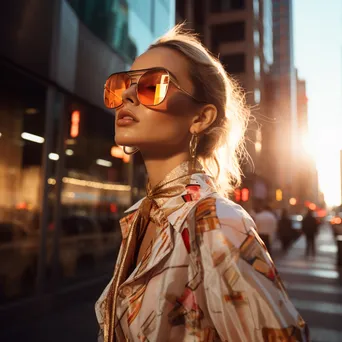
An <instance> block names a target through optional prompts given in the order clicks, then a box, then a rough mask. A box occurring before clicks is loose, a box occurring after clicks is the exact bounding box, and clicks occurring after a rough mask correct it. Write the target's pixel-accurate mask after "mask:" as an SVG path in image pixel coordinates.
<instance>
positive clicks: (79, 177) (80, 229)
mask: <svg viewBox="0 0 342 342" xmlns="http://www.w3.org/2000/svg"><path fill="white" fill-rule="evenodd" d="M0 6H1V7H0V8H1V10H0V18H1V20H0V36H1V41H2V42H3V43H2V44H1V45H0V75H1V77H0V259H1V265H0V306H6V305H8V304H10V303H13V302H14V301H17V302H19V301H21V300H22V299H23V298H25V297H32V295H33V294H34V293H35V292H37V293H49V292H50V291H52V289H53V290H54V291H56V287H57V290H58V289H59V288H64V287H65V286H69V285H70V284H74V283H79V282H82V281H84V280H85V279H87V278H89V277H92V278H94V277H95V276H98V275H103V274H104V273H105V272H108V273H110V272H111V271H112V269H113V263H114V258H115V255H116V253H117V251H118V246H119V244H120V236H121V232H120V229H119V225H118V219H119V218H120V217H122V215H123V211H124V209H125V208H127V207H128V206H129V205H130V204H131V202H132V200H134V199H136V198H138V197H139V196H141V194H142V193H141V191H140V189H141V187H142V185H143V184H144V181H145V178H144V177H145V175H144V168H143V167H142V165H141V163H139V157H137V164H136V165H133V163H132V162H131V161H129V160H128V159H127V158H123V157H122V155H121V154H120V153H118V150H117V149H116V148H115V146H114V134H115V132H114V116H113V113H111V112H110V111H108V110H106V109H105V108H104V106H103V103H102V102H103V101H102V91H103V84H104V81H105V79H106V77H107V76H108V75H109V74H111V73H113V72H115V71H119V70H124V69H126V68H129V66H130V64H131V63H132V62H133V60H134V58H135V57H136V56H137V55H139V54H140V53H142V52H143V51H144V50H145V49H146V48H147V47H148V45H149V44H150V43H151V42H152V41H153V40H155V39H156V38H157V37H158V36H159V35H161V34H162V33H164V32H165V31H167V30H168V29H169V28H170V27H171V26H172V25H173V24H174V6H175V5H174V1H166V0H127V1H126V0H96V1H91V0H69V1H66V0H51V1H45V0H37V1H35V2H34V3H32V6H30V7H28V6H27V4H26V1H24V0H18V1H16V2H15V4H14V3H13V4H12V3H11V2H7V3H6V6H4V5H0Z"/></svg>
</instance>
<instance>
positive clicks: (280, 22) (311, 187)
mask: <svg viewBox="0 0 342 342" xmlns="http://www.w3.org/2000/svg"><path fill="white" fill-rule="evenodd" d="M176 13H177V21H178V22H182V21H184V20H186V22H187V26H188V27H189V28H191V29H194V30H195V31H196V32H198V33H199V34H200V37H201V39H202V41H203V42H204V43H205V45H206V46H207V47H208V48H209V49H210V50H211V51H212V52H213V53H214V54H216V55H217V56H218V57H219V59H220V60H221V61H222V63H223V64H224V66H225V68H226V70H227V72H228V73H229V74H230V75H231V77H233V78H234V79H236V80H237V81H238V82H239V84H240V85H241V87H242V88H243V89H244V90H245V91H246V94H247V97H246V99H247V103H248V105H249V106H250V107H251V109H252V115H253V117H254V118H255V120H253V119H252V120H251V123H250V125H249V127H248V132H247V150H248V152H249V154H250V156H251V159H252V161H253V163H249V164H248V163H245V164H243V165H242V169H243V171H244V174H245V179H244V183H243V185H242V189H241V190H243V191H244V192H245V194H247V196H244V200H246V202H244V201H243V200H242V196H241V191H237V193H236V197H235V199H236V200H237V201H239V202H242V204H243V205H244V207H245V208H246V209H248V210H250V209H252V207H253V206H259V205H263V204H264V203H269V204H271V205H272V206H273V208H275V209H280V208H282V207H287V206H291V208H292V210H293V211H302V210H303V209H304V207H305V204H304V202H305V201H306V203H308V201H312V202H314V201H317V198H318V190H317V187H318V183H317V172H316V167H315V165H314V163H313V161H312V159H310V158H308V157H307V153H306V152H305V151H303V144H302V142H301V141H298V138H297V137H298V136H299V132H300V131H301V132H304V131H305V132H307V103H306V102H307V98H306V93H305V82H304V81H299V80H298V81H297V73H296V70H295V67H294V57H293V24H292V1H291V0H273V1H271V0H253V1H247V0H234V1H224V0H214V1H209V0H200V1H193V0H184V1H183V0H177V1H176ZM297 83H298V84H299V86H298V88H299V89H298V90H297ZM298 91H299V94H298ZM297 97H298V100H297ZM298 111H299V112H300V113H298ZM303 170H305V171H303ZM308 175H310V177H307V176H308ZM303 177H307V178H306V181H305V182H304V183H303V182H302V183H301V182H300V179H303ZM309 179H310V181H309ZM290 199H292V201H291V203H292V205H290V204H289V201H290ZM294 201H295V202H296V206H294V205H293V203H294Z"/></svg>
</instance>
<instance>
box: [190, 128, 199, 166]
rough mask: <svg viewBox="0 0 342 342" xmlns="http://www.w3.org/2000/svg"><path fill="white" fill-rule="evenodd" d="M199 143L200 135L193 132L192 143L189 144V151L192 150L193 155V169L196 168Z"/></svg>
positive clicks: (191, 155)
mask: <svg viewBox="0 0 342 342" xmlns="http://www.w3.org/2000/svg"><path fill="white" fill-rule="evenodd" d="M197 145H198V135H197V133H196V132H195V133H193V134H192V137H191V140H190V144H189V152H190V157H191V167H192V170H195V166H196V152H197Z"/></svg>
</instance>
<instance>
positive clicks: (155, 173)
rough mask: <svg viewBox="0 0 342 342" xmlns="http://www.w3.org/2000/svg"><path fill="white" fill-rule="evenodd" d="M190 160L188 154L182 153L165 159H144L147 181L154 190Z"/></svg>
mask: <svg viewBox="0 0 342 342" xmlns="http://www.w3.org/2000/svg"><path fill="white" fill-rule="evenodd" d="M188 160H190V157H189V153H187V152H182V153H179V154H176V155H174V156H171V157H167V158H148V157H144V161H145V166H146V170H147V174H148V179H149V182H150V184H151V187H152V188H154V187H155V186H156V185H157V184H158V183H159V182H161V181H162V180H163V179H164V178H165V177H166V175H167V174H168V173H169V172H170V171H172V170H173V169H174V168H176V167H177V166H178V165H180V164H182V163H183V162H185V161H188Z"/></svg>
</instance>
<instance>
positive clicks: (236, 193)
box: [234, 189, 241, 202]
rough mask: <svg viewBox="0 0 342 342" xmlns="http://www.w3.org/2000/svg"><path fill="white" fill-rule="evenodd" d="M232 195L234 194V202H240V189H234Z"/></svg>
mask: <svg viewBox="0 0 342 342" xmlns="http://www.w3.org/2000/svg"><path fill="white" fill-rule="evenodd" d="M234 195H235V202H240V201H241V190H240V189H236V190H235V192H234Z"/></svg>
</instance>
